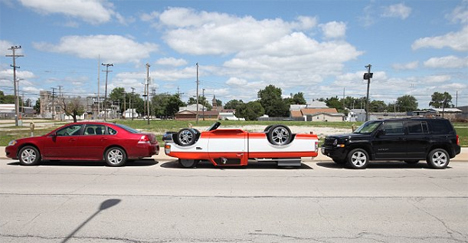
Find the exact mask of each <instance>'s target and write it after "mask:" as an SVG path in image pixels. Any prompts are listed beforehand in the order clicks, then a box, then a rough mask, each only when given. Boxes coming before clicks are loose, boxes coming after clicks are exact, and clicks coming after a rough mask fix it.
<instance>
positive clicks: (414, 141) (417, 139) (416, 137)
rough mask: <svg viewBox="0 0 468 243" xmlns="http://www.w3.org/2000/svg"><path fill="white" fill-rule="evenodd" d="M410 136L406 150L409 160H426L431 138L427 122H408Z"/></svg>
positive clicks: (407, 138)
mask: <svg viewBox="0 0 468 243" xmlns="http://www.w3.org/2000/svg"><path fill="white" fill-rule="evenodd" d="M406 128H407V131H408V135H407V136H406V142H405V143H406V148H407V158H408V159H425V158H426V156H427V154H426V153H427V150H428V149H429V143H430V137H429V129H428V125H427V122H426V121H421V120H414V121H408V122H406Z"/></svg>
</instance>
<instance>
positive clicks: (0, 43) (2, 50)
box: [0, 40, 23, 58]
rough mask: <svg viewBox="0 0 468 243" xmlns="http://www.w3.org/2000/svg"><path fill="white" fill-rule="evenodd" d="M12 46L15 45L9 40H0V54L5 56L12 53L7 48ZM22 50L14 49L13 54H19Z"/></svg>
mask: <svg viewBox="0 0 468 243" xmlns="http://www.w3.org/2000/svg"><path fill="white" fill-rule="evenodd" d="M12 46H16V45H15V44H13V43H11V42H10V41H6V40H0V55H1V56H3V57H5V55H12V54H13V52H12V51H11V50H9V49H10V48H11V47H12ZM22 51H23V50H22V49H16V50H15V54H18V55H21V54H22ZM10 58H11V57H10Z"/></svg>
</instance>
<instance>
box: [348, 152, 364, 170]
mask: <svg viewBox="0 0 468 243" xmlns="http://www.w3.org/2000/svg"><path fill="white" fill-rule="evenodd" d="M346 164H347V165H348V166H349V167H350V168H353V169H365V168H366V167H367V165H368V164H369V154H367V152H366V151H365V150H364V149H360V148H358V149H353V150H351V152H349V154H348V160H347V163H346Z"/></svg>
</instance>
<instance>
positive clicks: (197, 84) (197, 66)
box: [196, 62, 200, 124]
mask: <svg viewBox="0 0 468 243" xmlns="http://www.w3.org/2000/svg"><path fill="white" fill-rule="evenodd" d="M199 83H200V82H199V81H198V62H197V115H196V118H197V121H196V123H197V124H198V84H199Z"/></svg>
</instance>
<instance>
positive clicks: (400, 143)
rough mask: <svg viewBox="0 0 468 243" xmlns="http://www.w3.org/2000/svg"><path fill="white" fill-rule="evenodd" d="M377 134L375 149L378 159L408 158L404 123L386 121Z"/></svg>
mask: <svg viewBox="0 0 468 243" xmlns="http://www.w3.org/2000/svg"><path fill="white" fill-rule="evenodd" d="M379 129H380V130H383V132H377V133H376V135H375V137H374V141H373V148H374V153H375V158H376V159H403V158H405V157H406V151H407V150H406V138H405V127H404V122H403V121H401V120H395V121H385V122H383V124H382V125H381V127H380V128H379Z"/></svg>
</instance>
